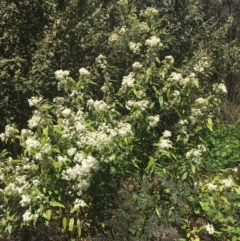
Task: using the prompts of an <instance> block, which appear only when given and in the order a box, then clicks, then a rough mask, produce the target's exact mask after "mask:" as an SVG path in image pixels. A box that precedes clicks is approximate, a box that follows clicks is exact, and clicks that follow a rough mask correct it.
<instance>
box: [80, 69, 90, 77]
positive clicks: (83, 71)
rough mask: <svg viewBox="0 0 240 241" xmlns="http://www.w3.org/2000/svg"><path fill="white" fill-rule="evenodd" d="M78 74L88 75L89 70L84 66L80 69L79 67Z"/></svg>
mask: <svg viewBox="0 0 240 241" xmlns="http://www.w3.org/2000/svg"><path fill="white" fill-rule="evenodd" d="M79 74H80V76H89V75H90V72H89V71H88V70H86V69H85V68H81V69H79Z"/></svg>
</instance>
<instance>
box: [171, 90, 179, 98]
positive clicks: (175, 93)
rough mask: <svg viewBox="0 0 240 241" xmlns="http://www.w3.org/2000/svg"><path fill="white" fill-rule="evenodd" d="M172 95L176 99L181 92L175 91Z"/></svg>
mask: <svg viewBox="0 0 240 241" xmlns="http://www.w3.org/2000/svg"><path fill="white" fill-rule="evenodd" d="M172 95H173V96H175V97H177V96H179V95H180V92H179V91H178V90H174V92H173V94H172Z"/></svg>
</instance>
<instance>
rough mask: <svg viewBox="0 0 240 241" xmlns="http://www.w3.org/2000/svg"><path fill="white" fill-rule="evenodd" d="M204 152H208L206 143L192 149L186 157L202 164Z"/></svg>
mask: <svg viewBox="0 0 240 241" xmlns="http://www.w3.org/2000/svg"><path fill="white" fill-rule="evenodd" d="M204 152H206V147H205V146H204V145H198V146H197V149H192V150H190V151H188V152H187V153H186V158H187V159H188V160H191V161H192V162H195V163H196V164H200V163H201V159H202V155H203V153H204Z"/></svg>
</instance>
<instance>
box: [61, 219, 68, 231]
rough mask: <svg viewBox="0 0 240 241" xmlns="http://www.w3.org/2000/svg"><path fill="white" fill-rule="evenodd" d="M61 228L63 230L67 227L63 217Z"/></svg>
mask: <svg viewBox="0 0 240 241" xmlns="http://www.w3.org/2000/svg"><path fill="white" fill-rule="evenodd" d="M62 226H63V228H64V229H66V227H67V219H66V218H65V217H64V218H63V219H62Z"/></svg>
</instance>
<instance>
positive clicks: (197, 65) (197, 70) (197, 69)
mask: <svg viewBox="0 0 240 241" xmlns="http://www.w3.org/2000/svg"><path fill="white" fill-rule="evenodd" d="M193 69H194V70H195V71H196V72H203V71H204V68H203V67H202V66H201V65H200V63H198V64H196V65H195V66H194V68H193Z"/></svg>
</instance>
